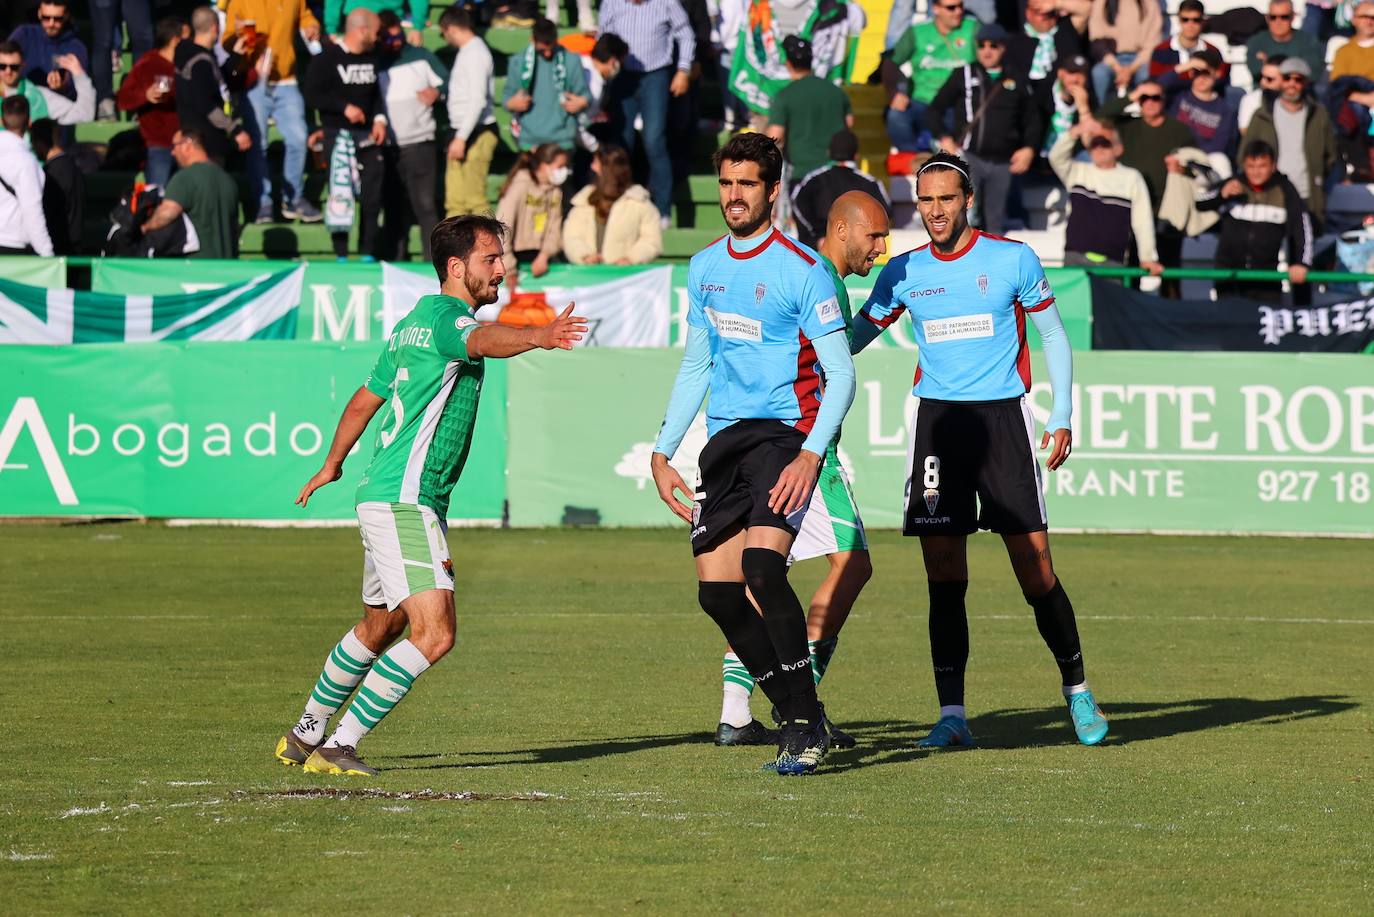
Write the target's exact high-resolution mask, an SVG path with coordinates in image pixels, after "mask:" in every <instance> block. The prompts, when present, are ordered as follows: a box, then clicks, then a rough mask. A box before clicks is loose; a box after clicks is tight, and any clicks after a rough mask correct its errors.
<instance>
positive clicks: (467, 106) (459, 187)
mask: <svg viewBox="0 0 1374 917" xmlns="http://www.w3.org/2000/svg"><path fill="white" fill-rule="evenodd" d="M439 29H440V31H442V32H443V35H444V40H445V41H446V42H448V43H449V46H450V47H453V48H456V49H457V51H458V53H457V55H456V56H455V57H454V58H453V72H452V74H451V75H450V76H449V83H448V123H449V127H450V128H451V129H452V131H453V138H452V139H451V140H450V141H449V144H448V150H447V152H446V153H445V157H444V159H445V163H446V165H445V167H444V211H445V213H446V214H447V215H448V216H451V217H452V216H460V215H462V214H465V213H490V212H491V206H490V205H489V204H488V203H487V175H488V174H489V173H490V172H491V157H492V154H493V153H495V152H496V144H497V141H498V140H499V139H500V135H499V134H498V133H497V129H496V116H495V114H494V113H493V111H492V95H493V93H494V89H493V86H494V79H493V72H494V71H493V65H492V59H491V50H490V49H489V48H488V47H487V43H486V42H484V41H483V40H482V39H480V38H478V37H477V33H476V32H475V31H474V30H473V22H472V14H471V13H469V12H468V11H467V10H465V9H463V8H462V7H459V6H451V7H449V8H448V9H446V10H444V12H443V14H442V15H441V16H440V17H439Z"/></svg>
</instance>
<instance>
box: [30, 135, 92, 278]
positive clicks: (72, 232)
mask: <svg viewBox="0 0 1374 917" xmlns="http://www.w3.org/2000/svg"><path fill="white" fill-rule="evenodd" d="M29 145H30V146H32V147H33V154H34V155H35V156H37V157H38V161H39V162H41V163H43V175H44V178H45V179H46V180H45V181H44V182H43V219H44V220H45V221H46V222H47V224H48V237H49V238H51V239H52V251H53V254H54V255H74V254H76V253H77V250H78V247H79V246H80V244H81V220H82V212H83V209H84V203H85V199H86V178H85V176H84V175H83V174H82V173H81V167H80V166H78V165H77V164H76V160H75V159H73V158H72V157H71V156H69V155H67V151H66V150H64V149H62V129H61V128H60V127H59V126H58V124H57V122H56V121H54V120H52V119H51V118H40V119H39V120H37V121H35V122H33V124H31V125H29Z"/></svg>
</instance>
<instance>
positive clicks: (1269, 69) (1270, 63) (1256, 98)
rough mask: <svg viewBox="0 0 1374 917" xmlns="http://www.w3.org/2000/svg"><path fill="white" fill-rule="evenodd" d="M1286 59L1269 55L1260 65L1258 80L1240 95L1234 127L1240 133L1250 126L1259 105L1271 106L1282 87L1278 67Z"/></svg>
mask: <svg viewBox="0 0 1374 917" xmlns="http://www.w3.org/2000/svg"><path fill="white" fill-rule="evenodd" d="M1286 60H1288V58H1286V57H1284V56H1283V55H1282V54H1272V55H1270V56H1269V59H1268V60H1266V61H1265V62H1264V63H1263V64H1262V65H1261V66H1260V74H1259V82H1258V83H1257V84H1256V85H1255V86H1254V88H1252V89H1251V90H1250V91H1249V92H1247V93H1246V94H1245V95H1243V96H1241V99H1240V104H1239V105H1238V106H1237V107H1236V129H1237V130H1238V131H1239V132H1240V133H1241V134H1244V133H1245V131H1246V130H1247V129H1248V128H1249V127H1250V119H1251V118H1253V117H1254V116H1255V112H1257V111H1259V109H1260V108H1261V106H1263V107H1268V106H1271V105H1273V104H1274V100H1275V99H1276V98H1278V95H1279V91H1280V90H1282V89H1283V74H1282V73H1280V72H1279V67H1280V65H1282V64H1283V62H1284V61H1286Z"/></svg>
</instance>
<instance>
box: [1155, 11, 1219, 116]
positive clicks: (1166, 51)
mask: <svg viewBox="0 0 1374 917" xmlns="http://www.w3.org/2000/svg"><path fill="white" fill-rule="evenodd" d="M1206 18H1207V14H1206V11H1205V10H1204V9H1203V6H1202V0H1183V2H1182V3H1180V4H1179V5H1178V34H1177V35H1175V36H1173V37H1172V38H1170V39H1168V40H1167V41H1162V42H1160V43H1159V44H1158V45H1156V46H1155V49H1154V51H1153V53H1151V54H1150V79H1152V80H1154V81H1155V82H1156V83H1158V84H1159V85H1160V86H1162V87H1164V94H1165V95H1166V96H1169V97H1170V98H1171V99H1172V98H1173V97H1174V96H1176V95H1178V94H1179V93H1180V92H1183V91H1184V90H1185V89H1187V88H1188V84H1189V83H1190V82H1191V81H1192V79H1193V71H1194V70H1196V69H1197V68H1198V67H1199V66H1201V64H1200V63H1199V60H1200V59H1199V58H1198V57H1197V56H1196V55H1197V52H1199V51H1202V50H1204V49H1210V50H1212V51H1215V52H1216V59H1217V61H1218V63H1217V64H1216V65H1215V66H1213V65H1211V64H1208V66H1211V67H1212V69H1213V70H1214V71H1216V75H1215V77H1214V82H1215V83H1216V85H1217V88H1218V90H1219V91H1220V92H1222V93H1223V94H1225V92H1226V87H1227V86H1228V85H1230V79H1231V65H1230V64H1228V63H1226V62H1225V61H1224V60H1222V58H1221V50H1220V49H1219V48H1218V47H1217V46H1216V45H1214V44H1212V43H1211V42H1209V41H1204V40H1203V38H1202V26H1203V23H1204V22H1205V21H1206Z"/></svg>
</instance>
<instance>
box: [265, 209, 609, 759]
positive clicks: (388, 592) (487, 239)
mask: <svg viewBox="0 0 1374 917" xmlns="http://www.w3.org/2000/svg"><path fill="white" fill-rule="evenodd" d="M503 233H504V227H502V225H501V224H500V223H499V222H497V221H496V220H493V219H491V218H490V217H481V216H461V217H451V218H449V219H447V220H444V221H443V222H441V223H440V224H439V225H438V226H436V227H435V228H434V231H433V233H432V234H431V236H430V249H431V251H432V252H433V257H434V269H435V271H436V272H437V273H438V275H439V281H440V282H439V295H438V296H423V297H421V298H420V300H419V302H417V303H416V304H415V308H414V309H412V310H411V312H410V314H409V315H407V316H406V317H405V318H403V319H402V320H401V321H400V322H399V323H398V324H397V325H396V327H395V328H394V329H393V330H392V332H391V335H390V336H389V337H388V339H387V343H386V346H385V347H384V348H383V349H382V354H381V356H380V357H378V359H377V363H376V366H374V367H373V370H372V374H371V375H370V376H369V377H368V380H367V383H366V384H365V385H363V387H362V388H360V389H358V390H357V391H356V392H354V394H353V397H352V399H350V400H349V402H348V406H347V407H346V408H344V413H343V417H341V418H340V419H339V425H338V428H337V429H336V430H335V431H334V441H333V443H332V444H331V445H330V447H329V455H328V457H327V458H326V459H325V461H324V467H322V468H321V469H320V470H319V471H318V472H317V473H316V474H315V476H314V477H312V478H311V479H310V480H309V481H308V482H307V483H306V485H305V486H304V487H303V488H301V492H300V496H298V497H297V498H296V502H297V503H298V504H300V505H301V506H305V505H306V503H307V502H308V501H309V499H310V495H311V494H312V493H314V492H315V491H316V490H317V489H319V488H320V487H323V486H324V485H326V484H329V483H331V482H333V481H337V480H338V479H339V478H340V477H341V476H342V474H343V461H344V458H345V457H346V456H347V455H348V453H349V451H350V450H351V449H352V448H353V446H354V444H355V443H356V442H357V441H358V439H359V437H361V436H362V434H363V431H364V430H366V428H367V425H368V422H369V421H371V419H372V417H373V415H374V414H376V413H377V412H378V410H381V418H380V420H379V422H378V425H377V440H376V448H375V451H374V453H373V456H372V462H371V464H369V465H368V466H367V470H366V472H364V474H363V476H362V479H361V481H360V482H359V484H358V492H357V510H358V527H359V529H360V530H361V532H362V538H363V619H362V621H361V622H360V623H359V624H358V625H357V626H356V627H353V628H352V629H351V630H349V631H348V632H347V633H346V634H344V636H343V639H342V640H340V641H339V643H338V645H337V646H335V647H334V649H333V650H331V651H330V653H329V656H328V657H327V658H326V660H325V664H324V669H323V671H321V672H320V676H319V678H318V679H317V680H316V682H315V686H314V688H313V689H312V690H311V691H310V696H309V698H308V699H307V700H306V704H305V712H304V713H302V714H301V718H300V720H299V721H297V723H296V725H295V726H293V727H292V728H291V729H289V730H287V732H286V734H285V735H283V736H282V737H281V739H280V740H278V742H277V749H276V757H277V760H278V761H281V762H282V763H283V764H303V765H304V766H305V770H307V771H310V772H311V773H320V774H358V775H364V776H372V775H375V774H376V773H377V771H376V769H375V768H373V767H371V766H369V765H368V764H366V763H364V762H363V760H362V759H361V758H359V757H358V751H357V746H358V741H359V740H360V739H361V738H362V737H363V736H365V735H367V733H368V732H369V731H371V730H372V729H375V728H376V727H377V725H378V723H380V722H381V720H382V718H383V717H385V716H386V715H387V714H388V713H390V712H391V710H392V709H393V708H394V707H395V706H396V704H398V703H400V701H401V699H402V698H403V697H405V695H406V693H407V692H408V691H409V690H410V688H411V687H412V685H413V684H414V682H415V679H416V678H418V677H420V675H421V674H422V673H423V672H424V671H425V670H426V669H428V668H429V667H430V666H431V665H433V664H434V663H436V662H438V661H439V660H440V659H441V658H442V657H443V656H444V654H445V653H447V652H448V651H449V650H450V649H451V648H452V647H453V639H454V632H455V630H456V624H457V622H456V615H455V612H454V606H453V585H454V576H453V563H452V562H451V561H450V560H449V554H448V542H447V540H446V535H447V524H446V521H445V520H446V518H447V515H448V502H449V495H450V494H451V493H452V491H453V486H454V484H456V483H457V482H458V476H459V475H460V474H462V472H463V465H464V463H465V462H466V461H467V457H468V450H469V449H470V448H471V446H472V431H473V427H474V425H475V424H476V422H477V402H478V397H479V396H480V394H481V391H482V375H483V370H484V362H483V361H484V360H485V359H486V358H487V357H495V358H505V357H513V356H516V355H517V354H521V353H524V352H525V351H527V350H533V349H535V348H539V349H542V350H555V349H562V350H571V349H572V347H573V345H574V344H575V343H576V342H578V341H580V340H582V336H583V335H584V334H585V333H586V330H587V323H586V320H585V319H584V318H582V317H581V316H576V315H573V314H572V309H573V307H572V305H571V304H569V306H568V308H567V309H565V310H564V311H563V314H562V315H560V316H558V318H557V319H556V320H554V321H553V322H552V323H551V324H549V325H546V326H544V327H542V328H531V329H525V328H508V327H504V326H500V325H479V324H478V322H477V319H476V317H475V316H474V314H473V313H474V310H475V309H477V308H478V307H479V306H484V305H487V304H489V303H493V302H495V301H496V293H497V289H498V288H499V287H500V286H501V281H502V279H503V278H504V276H505V272H506V271H505V266H504V262H503V261H502V255H503V252H502V244H501V239H502V237H503ZM383 405H385V409H382V408H383ZM407 625H409V627H410V637H409V638H408V639H405V640H401V641H400V642H398V643H395V645H392V642H393V641H395V640H397V638H399V637H400V636H401V635H402V634H403V633H404V632H405V629H406V626H407ZM388 647H389V648H388ZM355 688H356V689H357V693H356V694H353V692H354V689H355ZM350 694H353V703H352V704H351V705H350V706H349V708H348V709H347V710H346V711H345V712H344V714H343V716H341V717H340V718H339V720H338V722H337V723H336V724H335V729H334V733H333V734H332V735H331V736H329V738H328V739H327V740H326V739H325V727H326V725H327V724H328V722H329V718H330V717H331V716H333V715H334V714H335V713H336V712H337V711H338V710H339V708H341V707H342V706H343V705H344V703H345V702H346V701H347V700H348V697H349V695H350Z"/></svg>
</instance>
